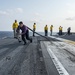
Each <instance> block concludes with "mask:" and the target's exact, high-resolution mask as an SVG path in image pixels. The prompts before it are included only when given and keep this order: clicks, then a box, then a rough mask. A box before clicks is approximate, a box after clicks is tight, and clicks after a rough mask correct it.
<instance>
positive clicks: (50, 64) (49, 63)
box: [41, 42, 59, 75]
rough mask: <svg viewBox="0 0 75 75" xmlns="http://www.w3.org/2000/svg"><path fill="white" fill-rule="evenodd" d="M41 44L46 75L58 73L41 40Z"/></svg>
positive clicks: (56, 74) (57, 74)
mask: <svg viewBox="0 0 75 75" xmlns="http://www.w3.org/2000/svg"><path fill="white" fill-rule="evenodd" d="M41 46H42V52H43V58H44V61H45V64H46V70H47V73H48V75H59V73H58V71H57V69H56V67H55V65H54V63H53V61H52V59H51V57H50V55H49V53H48V51H47V48H46V46H45V45H44V44H43V42H41Z"/></svg>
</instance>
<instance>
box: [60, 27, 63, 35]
mask: <svg viewBox="0 0 75 75" xmlns="http://www.w3.org/2000/svg"><path fill="white" fill-rule="evenodd" d="M62 28H63V27H61V26H60V27H59V35H62Z"/></svg>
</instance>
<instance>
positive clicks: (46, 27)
mask: <svg viewBox="0 0 75 75" xmlns="http://www.w3.org/2000/svg"><path fill="white" fill-rule="evenodd" d="M44 31H45V36H48V26H47V25H46V26H45V27H44Z"/></svg>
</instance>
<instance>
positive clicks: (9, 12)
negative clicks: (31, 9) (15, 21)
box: [0, 8, 24, 15]
mask: <svg viewBox="0 0 75 75" xmlns="http://www.w3.org/2000/svg"><path fill="white" fill-rule="evenodd" d="M23 12H24V10H23V9H22V8H15V9H6V10H5V11H2V10H1V11H0V15H14V14H21V13H23Z"/></svg>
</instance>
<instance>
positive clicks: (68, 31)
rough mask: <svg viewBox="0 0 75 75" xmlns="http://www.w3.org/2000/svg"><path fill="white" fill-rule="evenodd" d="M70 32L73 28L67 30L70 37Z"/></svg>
mask: <svg viewBox="0 0 75 75" xmlns="http://www.w3.org/2000/svg"><path fill="white" fill-rule="evenodd" d="M70 31H71V27H69V28H68V29H67V33H68V35H70V34H71V33H70Z"/></svg>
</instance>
